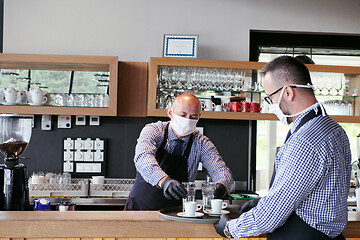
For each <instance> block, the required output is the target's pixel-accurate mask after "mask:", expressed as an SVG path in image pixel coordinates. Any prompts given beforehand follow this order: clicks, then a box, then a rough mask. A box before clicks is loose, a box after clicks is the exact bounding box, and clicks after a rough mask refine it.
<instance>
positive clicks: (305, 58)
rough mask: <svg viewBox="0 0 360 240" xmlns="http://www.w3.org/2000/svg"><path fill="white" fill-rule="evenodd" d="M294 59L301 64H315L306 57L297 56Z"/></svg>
mask: <svg viewBox="0 0 360 240" xmlns="http://www.w3.org/2000/svg"><path fill="white" fill-rule="evenodd" d="M295 59H296V60H298V61H300V62H302V63H303V64H315V62H314V61H313V60H312V59H311V58H309V57H308V56H306V55H298V56H296V57H295Z"/></svg>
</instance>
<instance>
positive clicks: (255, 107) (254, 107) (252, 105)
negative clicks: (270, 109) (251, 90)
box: [250, 102, 261, 112]
mask: <svg viewBox="0 0 360 240" xmlns="http://www.w3.org/2000/svg"><path fill="white" fill-rule="evenodd" d="M260 111H261V107H260V104H259V103H255V102H251V103H250V112H260Z"/></svg>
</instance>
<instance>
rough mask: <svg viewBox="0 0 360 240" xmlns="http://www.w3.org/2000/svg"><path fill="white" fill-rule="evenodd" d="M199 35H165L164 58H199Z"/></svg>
mask: <svg viewBox="0 0 360 240" xmlns="http://www.w3.org/2000/svg"><path fill="white" fill-rule="evenodd" d="M198 42H199V35H180V34H164V43H163V57H169V58H198Z"/></svg>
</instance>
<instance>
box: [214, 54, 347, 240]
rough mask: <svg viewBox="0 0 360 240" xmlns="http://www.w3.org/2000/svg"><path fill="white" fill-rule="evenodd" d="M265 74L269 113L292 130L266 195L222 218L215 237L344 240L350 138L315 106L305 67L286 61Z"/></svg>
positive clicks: (266, 69) (269, 67) (282, 59)
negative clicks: (260, 236)
mask: <svg viewBox="0 0 360 240" xmlns="http://www.w3.org/2000/svg"><path fill="white" fill-rule="evenodd" d="M263 73H264V74H265V76H264V88H265V92H266V93H267V94H268V95H267V96H266V97H265V100H266V101H267V102H268V103H269V105H270V111H271V112H273V113H274V114H276V116H277V117H278V118H279V120H280V121H281V122H282V123H284V124H290V123H292V126H291V129H290V131H289V133H288V135H287V137H286V140H285V143H284V145H283V146H282V147H281V149H280V150H279V151H278V152H277V154H276V159H275V167H274V173H273V177H272V179H271V182H270V189H269V192H268V194H267V195H266V196H265V197H263V198H261V199H260V200H259V201H258V202H257V201H249V202H247V203H246V204H244V205H243V206H242V208H241V209H240V217H239V218H237V219H233V220H230V219H228V218H227V217H226V216H221V218H220V221H219V222H218V223H217V224H215V228H216V231H217V232H218V233H219V234H220V235H222V236H224V237H225V236H226V237H228V238H231V237H234V238H241V237H248V236H257V235H260V234H264V233H266V234H267V239H280V240H285V239H292V240H298V239H299V240H300V239H301V240H312V239H313V240H321V239H345V238H344V237H343V236H342V231H343V230H344V228H345V226H346V224H347V216H348V214H347V197H348V191H349V185H350V184H349V182H350V173H351V153H350V144H349V140H348V138H347V136H346V133H345V131H344V130H343V129H342V128H341V126H339V124H337V123H336V122H335V121H334V120H332V119H331V118H330V117H329V116H328V115H327V114H326V112H325V109H324V108H323V107H322V105H321V104H320V103H318V102H317V100H316V98H315V96H314V92H313V86H312V84H311V79H310V74H309V71H308V69H307V68H306V66H305V65H303V64H302V63H300V62H299V61H297V60H296V59H294V58H292V57H289V56H282V57H279V58H276V59H274V60H273V61H271V62H269V63H268V64H267V65H266V66H265V67H264V69H263Z"/></svg>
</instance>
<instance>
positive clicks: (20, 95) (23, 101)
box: [16, 91, 27, 104]
mask: <svg viewBox="0 0 360 240" xmlns="http://www.w3.org/2000/svg"><path fill="white" fill-rule="evenodd" d="M17 95H18V96H17V99H16V102H17V103H20V104H26V103H27V96H26V91H19V92H18V94H17Z"/></svg>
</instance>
